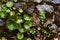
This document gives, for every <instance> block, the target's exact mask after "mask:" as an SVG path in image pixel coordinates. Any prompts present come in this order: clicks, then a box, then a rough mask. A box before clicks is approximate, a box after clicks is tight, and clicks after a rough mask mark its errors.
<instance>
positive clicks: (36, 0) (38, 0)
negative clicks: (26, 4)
mask: <svg viewBox="0 0 60 40" xmlns="http://www.w3.org/2000/svg"><path fill="white" fill-rule="evenodd" d="M34 2H36V3H41V2H42V0H34Z"/></svg>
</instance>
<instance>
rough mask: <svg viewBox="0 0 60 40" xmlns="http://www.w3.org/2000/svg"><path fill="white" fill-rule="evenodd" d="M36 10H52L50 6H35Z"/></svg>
mask: <svg viewBox="0 0 60 40" xmlns="http://www.w3.org/2000/svg"><path fill="white" fill-rule="evenodd" d="M36 8H37V9H38V11H44V10H45V11H48V10H54V8H53V6H51V5H45V4H44V5H37V6H36Z"/></svg>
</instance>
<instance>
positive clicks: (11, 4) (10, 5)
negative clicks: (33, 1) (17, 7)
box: [6, 2, 14, 7]
mask: <svg viewBox="0 0 60 40" xmlns="http://www.w3.org/2000/svg"><path fill="white" fill-rule="evenodd" d="M13 4H14V3H13V2H7V3H6V6H7V7H12V6H13Z"/></svg>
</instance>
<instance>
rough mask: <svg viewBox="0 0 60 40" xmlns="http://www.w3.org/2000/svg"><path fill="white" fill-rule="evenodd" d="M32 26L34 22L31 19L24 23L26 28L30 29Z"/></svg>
mask: <svg viewBox="0 0 60 40" xmlns="http://www.w3.org/2000/svg"><path fill="white" fill-rule="evenodd" d="M31 26H32V23H31V22H30V21H27V22H25V23H24V28H25V29H29V28H30V27H31Z"/></svg>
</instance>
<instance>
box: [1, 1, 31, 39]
mask: <svg viewBox="0 0 60 40" xmlns="http://www.w3.org/2000/svg"><path fill="white" fill-rule="evenodd" d="M14 1H15V2H16V1H17V0H14ZM13 5H14V3H13V2H7V3H6V4H3V5H2V7H1V11H0V18H5V19H6V18H7V21H6V26H7V28H8V29H9V30H10V31H13V30H15V29H18V30H19V33H18V34H17V38H18V39H20V40H22V39H23V38H24V34H23V33H24V32H25V30H26V29H29V28H30V27H31V26H32V23H31V17H30V16H29V14H26V13H23V12H24V11H23V9H22V8H19V9H18V11H17V12H15V11H14V10H13V9H12V8H13ZM22 14H23V15H22ZM27 40H31V39H30V38H28V39H27Z"/></svg>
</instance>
